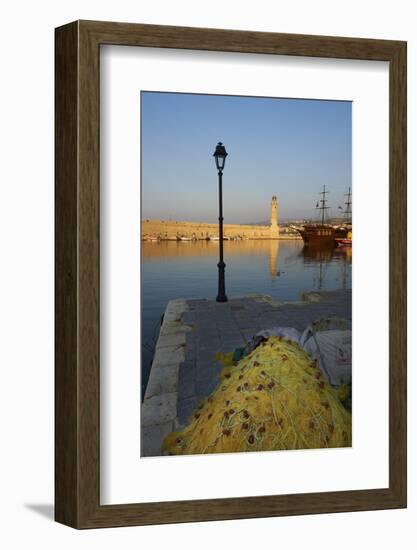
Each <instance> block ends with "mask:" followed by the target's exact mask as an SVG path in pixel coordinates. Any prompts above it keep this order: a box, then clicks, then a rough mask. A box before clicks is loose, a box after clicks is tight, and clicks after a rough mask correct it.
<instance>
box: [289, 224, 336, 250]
mask: <svg viewBox="0 0 417 550" xmlns="http://www.w3.org/2000/svg"><path fill="white" fill-rule="evenodd" d="M298 232H299V233H300V235H301V237H302V238H303V241H304V243H305V244H306V245H311V246H329V245H330V246H334V239H335V229H334V227H332V226H331V225H318V224H317V225H305V226H304V227H303V229H298Z"/></svg>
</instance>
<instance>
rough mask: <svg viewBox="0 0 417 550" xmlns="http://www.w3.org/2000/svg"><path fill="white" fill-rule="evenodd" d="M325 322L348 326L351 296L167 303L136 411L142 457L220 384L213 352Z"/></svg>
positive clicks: (338, 292) (335, 294)
mask: <svg viewBox="0 0 417 550" xmlns="http://www.w3.org/2000/svg"><path fill="white" fill-rule="evenodd" d="M326 317H338V318H345V319H349V320H351V318H352V292H351V290H342V289H341V290H334V291H311V292H305V293H304V294H303V295H302V296H301V300H300V301H299V302H278V301H276V300H274V299H273V298H271V297H270V296H267V295H261V294H259V295H246V296H236V297H230V298H229V300H228V302H225V303H217V302H216V301H215V300H214V299H190V300H182V299H179V300H171V301H170V302H169V303H168V305H167V308H166V311H165V314H164V319H163V322H162V325H161V329H160V334H159V338H158V342H157V345H156V349H155V356H154V359H153V362H152V368H151V373H150V377H149V382H148V385H147V388H146V392H145V398H144V402H143V404H142V410H141V456H159V455H161V443H162V441H163V439H164V437H165V436H166V435H167V434H168V433H170V432H172V431H174V430H177V429H179V428H180V427H181V426H184V425H185V424H186V423H187V421H188V418H189V417H190V415H191V413H192V412H193V411H194V409H195V408H196V407H197V406H198V404H199V402H200V401H201V400H202V399H203V398H205V397H207V396H208V395H209V394H210V393H211V392H212V391H213V390H214V389H215V388H216V386H217V384H218V382H219V378H218V375H219V373H220V371H221V370H222V368H223V365H222V364H221V363H219V362H217V361H216V359H215V355H216V353H217V352H223V353H228V352H231V351H233V350H235V349H236V348H238V347H242V346H244V345H245V344H246V343H247V342H249V341H250V340H251V338H252V337H253V336H254V335H255V334H256V333H257V332H259V331H260V330H262V329H268V328H271V327H274V326H282V327H293V328H296V329H297V330H299V331H300V332H301V331H303V330H304V329H305V328H306V327H307V326H308V325H309V324H310V323H312V322H313V321H315V320H317V319H321V318H326Z"/></svg>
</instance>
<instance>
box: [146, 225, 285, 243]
mask: <svg viewBox="0 0 417 550" xmlns="http://www.w3.org/2000/svg"><path fill="white" fill-rule="evenodd" d="M223 234H224V236H225V237H226V238H230V237H232V238H239V237H240V238H242V239H278V238H279V227H278V225H275V226H272V225H240V224H236V225H234V224H224V226H223ZM218 236H219V226H218V224H216V223H199V222H181V221H168V220H143V221H142V239H145V240H146V239H148V238H155V237H157V238H159V239H162V240H164V239H167V240H174V239H176V238H177V237H188V238H194V239H208V238H210V237H218Z"/></svg>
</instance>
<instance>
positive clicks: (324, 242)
mask: <svg viewBox="0 0 417 550" xmlns="http://www.w3.org/2000/svg"><path fill="white" fill-rule="evenodd" d="M327 192H328V191H326V186H325V185H323V191H321V192H320V195H322V198H321V199H320V200H319V201H318V202H317V205H316V208H317V209H318V210H319V211H320V212H321V220H320V222H318V223H307V224H305V225H304V226H303V227H302V228H296V229H297V231H298V232H299V233H300V235H301V237H302V238H303V241H304V243H305V244H306V245H312V246H334V244H335V242H334V239H335V232H336V230H335V228H334V227H333V226H332V225H330V224H329V223H326V213H327V210H328V209H329V208H330V207H329V206H326V204H327V199H326V193H327Z"/></svg>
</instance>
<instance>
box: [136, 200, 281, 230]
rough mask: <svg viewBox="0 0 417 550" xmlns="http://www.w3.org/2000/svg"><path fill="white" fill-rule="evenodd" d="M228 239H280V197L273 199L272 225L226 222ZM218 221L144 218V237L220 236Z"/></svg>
mask: <svg viewBox="0 0 417 550" xmlns="http://www.w3.org/2000/svg"><path fill="white" fill-rule="evenodd" d="M223 234H224V237H225V238H226V239H279V225H278V199H277V197H276V196H275V195H274V196H273V197H272V199H271V220H270V225H243V224H227V223H226V224H224V226H223ZM218 235H219V226H218V224H216V223H204V222H183V221H175V220H149V219H146V220H142V239H144V240H148V239H155V238H158V239H161V240H176V239H179V238H181V237H184V238H191V239H195V240H204V239H210V238H218Z"/></svg>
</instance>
